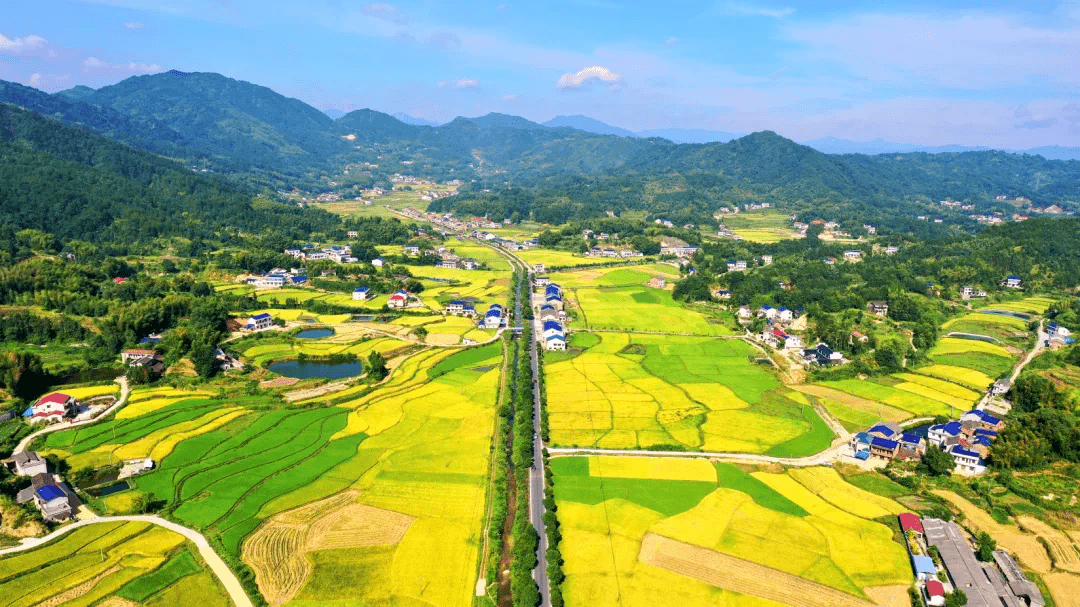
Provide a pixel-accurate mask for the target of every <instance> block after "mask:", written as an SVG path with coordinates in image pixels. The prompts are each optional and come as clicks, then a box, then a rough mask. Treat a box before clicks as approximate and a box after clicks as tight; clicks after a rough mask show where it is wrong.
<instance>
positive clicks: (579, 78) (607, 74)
mask: <svg viewBox="0 0 1080 607" xmlns="http://www.w3.org/2000/svg"><path fill="white" fill-rule="evenodd" d="M621 81H622V74H616V73H615V72H613V71H611V70H609V69H608V68H606V67H602V66H599V65H594V66H592V67H587V68H583V69H581V70H578V71H576V72H567V73H565V74H563V75H562V77H560V78H559V81H558V82H556V83H555V88H557V89H561V90H564V91H565V90H575V89H579V88H581V87H582V86H584V85H585V84H587V83H589V82H603V83H605V84H607V85H609V86H612V85H616V84H619V82H621Z"/></svg>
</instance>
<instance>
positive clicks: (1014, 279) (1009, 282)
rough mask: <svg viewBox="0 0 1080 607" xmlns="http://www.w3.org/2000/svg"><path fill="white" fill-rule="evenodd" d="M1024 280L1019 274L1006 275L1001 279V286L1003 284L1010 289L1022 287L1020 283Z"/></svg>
mask: <svg viewBox="0 0 1080 607" xmlns="http://www.w3.org/2000/svg"><path fill="white" fill-rule="evenodd" d="M1023 281H1024V280H1023V279H1022V278H1020V277H1019V276H1015V275H1013V276H1006V277H1005V280H1003V281H1001V286H1003V287H1007V288H1009V289H1019V288H1020V284H1021V283H1022V282H1023Z"/></svg>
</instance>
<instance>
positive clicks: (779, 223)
mask: <svg viewBox="0 0 1080 607" xmlns="http://www.w3.org/2000/svg"><path fill="white" fill-rule="evenodd" d="M790 219H791V216H790V215H788V214H786V213H780V212H777V211H765V212H761V211H747V212H744V213H737V214H735V215H725V216H724V219H723V223H724V225H726V226H727V227H728V228H730V229H731V231H732V232H734V233H735V234H737V235H739V236H742V237H743V238H744V239H746V240H749V241H750V242H761V243H772V242H779V241H781V240H789V239H792V238H801V237H802V235H801V234H799V233H798V232H797V231H795V230H793V229H791V221H790Z"/></svg>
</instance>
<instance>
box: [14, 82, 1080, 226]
mask: <svg viewBox="0 0 1080 607" xmlns="http://www.w3.org/2000/svg"><path fill="white" fill-rule="evenodd" d="M0 102H9V103H12V104H15V105H18V106H21V107H24V108H26V109H28V110H31V111H32V112H34V113H36V114H39V115H41V116H46V117H48V118H50V119H53V120H56V121H59V122H61V123H65V124H68V125H71V126H76V127H78V128H80V129H83V130H85V131H88V132H90V133H93V134H96V135H100V136H102V137H105V138H108V139H112V140H114V141H120V142H122V143H125V144H127V145H130V146H132V147H135V148H141V149H144V150H147V151H151V152H154V153H156V154H160V155H164V156H168V157H171V158H175V159H180V160H183V161H184V162H185V163H187V164H188V165H189V166H192V167H193V168H196V169H199V170H201V169H206V170H208V171H211V172H214V173H225V174H228V175H231V176H233V177H235V178H238V179H240V180H243V181H246V182H247V183H249V184H251V185H255V186H256V187H260V188H262V187H266V188H273V189H281V188H291V187H301V188H304V189H307V190H308V191H313V190H319V189H331V188H332V187H334V186H332V185H331V184H330V181H331V179H332V178H334V176H338V177H337V178H338V179H340V178H341V175H342V171H343V169H345V168H348V167H356V166H357V165H360V167H359V170H353V171H350V172H349V176H348V180H347V181H348V182H349V183H350V184H355V185H358V186H361V187H369V186H371V185H373V184H376V183H378V184H382V185H384V186H385V187H388V186H389V176H391V175H393V174H395V173H401V174H411V175H416V176H419V177H426V178H431V179H436V180H440V181H445V180H449V179H454V178H459V179H461V180H462V181H464V182H466V184H467V187H466V188H463V194H464V193H467V191H468V190H469V189H470V188H475V189H476V190H477V191H480V192H483V191H484V190H490V189H492V188H503V189H505V188H506V187H510V188H512V189H514V191H517V189H518V188H527V191H528V192H530V193H529V194H528V195H527V196H526V195H525V194H522V196H525V197H523V198H522V199H521V202H520V204H521V205H524V206H520V210H521V211H525V212H532V207H531V206H529V205H533V204H537V205H545V208H549V210H550V209H556V208H562V209H563V210H562V211H559V212H558V213H555V212H552V214H551V217H553V218H557V217H560V216H565V215H566V213H570V214H571V215H583V214H596V213H603V212H605V211H606V210H612V209H616V210H618V209H634V210H646V211H649V212H660V211H663V212H665V213H671V214H673V215H674V213H676V212H684V211H685V212H691V211H692V212H693V213H697V214H700V215H703V216H705V217H708V216H710V215H711V212H709V213H710V215H705V213H706V211H707V209H708V208H710V207H711V208H716V207H717V206H723V204H725V203H727V204H731V203H732V202H735V203H743V202H746V203H750V202H755V201H771V202H777V203H780V202H783V203H784V204H785V205H788V206H801V207H803V208H810V207H814V208H825V207H830V208H835V205H839V204H845V205H857V206H859V205H861V207H862V208H864V209H865V207H866V206H867V205H871V206H874V207H877V208H878V209H880V211H879V212H880V213H889V214H892V215H896V214H905V215H907V216H910V217H914V216H915V215H918V214H925V213H926V212H927V210H926V208H924V207H919V208H918V210H916V208H915V207H912V206H910V205H909V206H903V205H900V204H899V202H900V201H907V202H910V203H912V204H914V201H915V200H917V199H919V198H922V199H923V200H924V202H923V204H925V203H926V202H927V201H929V200H938V199H943V198H953V199H956V200H964V199H970V200H976V201H989V203H992V201H993V200H994V198H995V196H997V195H1005V196H1012V197H1015V196H1023V197H1026V198H1029V199H1031V200H1035V201H1037V202H1039V203H1040V204H1062V205H1066V204H1067V203H1068V204H1071V205H1075V203H1073V202H1072V201H1077V200H1080V163H1077V162H1068V163H1062V162H1060V161H1050V160H1046V159H1044V158H1041V157H1038V156H1023V155H1016V154H1007V153H1003V152H1000V151H994V150H982V151H970V152H963V153H954V154H930V153H921V152H919V151H914V150H907V151H904V152H903V154H902V155H899V156H898V155H896V154H892V153H890V154H881V155H864V154H858V153H847V152H850V151H851V148H850V146H849V147H847V148H844V147H843V146H844V145H847V144H845V142H842V141H840V140H826V141H818V142H816V144H817V145H819V146H832V149H834V150H836V151H842V152H845V153H843V154H825V153H822V152H821V151H819V150H818V149H814V147H812V146H808V145H800V144H798V143H796V142H793V141H791V140H789V139H786V138H784V137H781V136H779V135H776V134H775V133H771V132H761V133H754V134H750V135H745V136H737V135H736V134H734V133H713V136H715V137H717V138H719V139H725V140H727V141H726V142H709V143H694V144H679V143H676V142H673V141H672V140H671V139H672V138H676V135H678V136H680V137H682V138H695V139H696V140H698V141H701V140H705V139H708V138H709V133H710V132H701V131H687V130H665V131H651V132H646V133H637V134H636V135H637V136H629V135H626V134H625V133H626V132H629V131H621V130H618V129H616V128H615V127H610V126H608V125H604V124H603V123H601V122H599V121H596V120H593V119H589V118H586V117H582V116H561V117H557V118H555V119H553V120H552V121H549V122H548V124H540V123H537V122H533V121H530V120H527V119H525V118H522V117H519V116H511V115H506V114H497V113H491V114H487V115H485V116H479V117H474V118H465V117H458V118H455V119H454V120H451V121H450V122H448V123H446V124H442V125H438V126H431V125H425V124H408V123H406V122H404V121H402V120H400V119H398V118H396V117H394V116H391V115H388V114H385V113H382V112H377V111H374V110H370V109H362V110H356V111H352V112H349V113H347V114H344V115H341V116H340V117H338V118H337V119H332V118H331V117H330V116H328V115H327V114H326V113H324V112H321V111H319V110H317V109H315V108H313V107H311V106H310V105H307V104H305V103H303V102H301V101H299V100H297V99H290V98H287V97H285V96H282V95H280V94H278V93H276V92H274V91H272V90H271V89H268V88H266V87H262V86H258V85H255V84H251V83H247V82H243V81H238V80H233V79H230V78H227V77H225V76H221V75H219V74H209V73H184V72H177V71H170V72H164V73H160V74H154V75H149V76H137V77H132V78H128V79H127V80H124V81H122V82H120V83H117V84H115V85H112V86H106V87H102V88H100V89H97V90H93V89H89V88H87V87H76V88H73V89H69V90H67V91H63V92H60V93H56V94H52V95H50V94H47V93H44V92H42V91H39V90H37V89H33V88H30V87H25V86H22V85H18V84H14V83H8V82H2V81H0ZM410 118H411V117H410ZM595 131H600V132H595ZM661 133H663V134H665V135H668V137H660V136H659V134H661ZM812 143H815V142H812ZM848 143H850V142H848ZM860 145H863V144H860ZM865 145H874V146H877V147H878V148H887V147H888V146H890V145H898V144H889V143H888V142H871V143H870V144H865ZM937 151H941V150H937ZM950 151H951V150H950ZM523 191H526V190H523ZM549 194H550V198H544V197H545V196H547V195H549ZM517 195H518V194H515V196H517ZM467 199H468V196H462V197H459V200H461V201H462V202H461V204H465V202H464V201H466V200H467ZM530 199H531V200H534V202H533V203H530V202H528V200H530ZM586 200H588V201H591V202H589V203H588V204H585V203H584V202H582V201H586ZM535 201H541V202H535ZM568 201H572V202H568ZM518 204H519V202H514V203H513V205H518ZM905 204H907V203H905ZM560 205H562V206H561V207H560ZM511 206H512V205H511ZM571 207H573V209H572V210H566V209H571ZM474 211H476V212H478V213H479V214H483V212H484V209H482V208H476V209H474ZM564 211H565V212H564ZM559 213H562V215H559ZM695 223H696V222H695Z"/></svg>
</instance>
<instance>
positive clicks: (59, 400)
mask: <svg viewBox="0 0 1080 607" xmlns="http://www.w3.org/2000/svg"><path fill="white" fill-rule="evenodd" d="M74 400H75V399H74V398H72V397H70V396H68V395H67V394H64V393H62V392H53V393H52V394H46V395H45V396H42V397H41V398H40V399H38V402H37V405H36V406H41V405H48V404H53V403H55V404H57V405H66V404H69V403H71V402H72V401H74Z"/></svg>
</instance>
